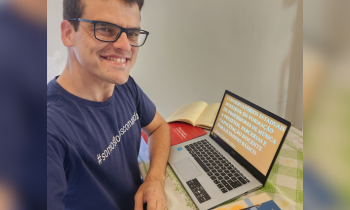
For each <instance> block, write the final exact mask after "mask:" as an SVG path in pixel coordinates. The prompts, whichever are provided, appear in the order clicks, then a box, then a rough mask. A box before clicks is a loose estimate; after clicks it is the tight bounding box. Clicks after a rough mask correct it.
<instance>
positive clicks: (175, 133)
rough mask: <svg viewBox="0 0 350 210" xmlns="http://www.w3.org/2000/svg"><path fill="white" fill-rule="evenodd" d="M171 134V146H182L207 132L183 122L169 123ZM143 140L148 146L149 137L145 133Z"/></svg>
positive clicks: (142, 133)
mask: <svg viewBox="0 0 350 210" xmlns="http://www.w3.org/2000/svg"><path fill="white" fill-rule="evenodd" d="M168 125H169V128H170V132H171V146H174V145H176V144H180V143H182V142H185V141H188V140H191V139H194V138H197V137H199V136H203V135H205V134H207V132H206V131H205V130H203V129H202V128H200V127H193V126H192V125H189V124H187V123H183V122H172V123H168ZM141 135H142V137H143V139H144V140H145V142H146V144H148V136H147V134H146V133H144V132H143V131H142V132H141Z"/></svg>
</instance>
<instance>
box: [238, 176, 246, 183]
mask: <svg viewBox="0 0 350 210" xmlns="http://www.w3.org/2000/svg"><path fill="white" fill-rule="evenodd" d="M238 180H239V181H240V182H242V183H243V184H245V183H247V182H246V181H245V180H244V179H243V178H242V177H238Z"/></svg>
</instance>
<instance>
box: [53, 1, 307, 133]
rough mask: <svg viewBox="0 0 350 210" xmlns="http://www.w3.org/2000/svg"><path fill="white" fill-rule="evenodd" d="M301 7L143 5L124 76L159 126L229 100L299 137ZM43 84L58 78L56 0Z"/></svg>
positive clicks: (62, 56)
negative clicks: (134, 53) (136, 43)
mask: <svg viewBox="0 0 350 210" xmlns="http://www.w3.org/2000/svg"><path fill="white" fill-rule="evenodd" d="M302 6H303V5H302V1H301V0H264V1H261V0H218V1H213V0H176V1H170V0H145V3H144V7H143V9H142V12H141V16H142V21H141V28H142V29H145V30H147V31H149V32H150V35H149V37H148V39H147V42H146V43H145V45H144V46H143V47H141V48H140V51H139V55H138V61H137V62H136V64H135V66H134V68H133V69H132V70H131V76H133V77H134V79H135V80H136V82H137V83H138V84H139V86H140V87H141V88H142V89H143V91H144V92H145V93H146V94H147V95H148V96H149V98H150V99H151V100H152V101H153V102H154V103H155V104H156V106H157V109H158V111H159V112H160V114H162V115H163V117H164V118H167V117H168V116H170V115H171V114H172V113H173V112H174V111H175V110H176V109H177V108H179V107H180V106H182V105H184V104H187V103H192V102H194V101H199V100H201V101H205V102H207V103H209V104H210V103H215V102H218V103H220V102H221V99H222V97H223V94H224V91H225V90H226V89H227V90H230V91H231V92H233V93H235V94H237V95H239V96H241V97H243V98H245V99H247V100H249V101H251V102H253V103H255V104H257V105H259V106H261V107H263V108H265V109H267V110H269V111H271V112H273V113H275V114H277V115H279V116H281V117H283V118H286V119H287V120H289V121H291V122H292V124H293V126H295V127H296V128H298V129H299V130H301V129H302V85H303V84H302V44H303V43H302V14H303V11H302ZM47 14H48V16H47V17H48V20H47V21H48V51H47V53H48V73H47V75H48V81H49V80H51V79H52V78H53V76H55V75H58V74H60V72H61V71H62V70H63V68H64V65H65V63H66V59H67V49H66V48H65V47H64V46H63V44H62V42H61V39H60V22H61V21H62V0H48V13H47Z"/></svg>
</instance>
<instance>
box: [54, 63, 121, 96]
mask: <svg viewBox="0 0 350 210" xmlns="http://www.w3.org/2000/svg"><path fill="white" fill-rule="evenodd" d="M73 68H74V67H73V66H71V65H69V62H68V63H67V65H66V67H65V68H64V70H63V72H62V74H61V75H60V76H59V77H58V78H57V82H58V84H60V85H61V86H62V87H63V88H64V89H65V90H66V91H68V92H69V93H71V94H73V95H75V96H77V97H79V98H83V99H86V100H89V101H97V102H102V101H106V100H108V99H109V98H110V97H111V96H112V94H113V90H114V87H115V85H114V84H111V83H107V82H105V81H102V80H101V79H99V78H97V77H96V76H94V75H92V74H91V73H89V72H87V71H86V70H82V69H79V68H74V70H73Z"/></svg>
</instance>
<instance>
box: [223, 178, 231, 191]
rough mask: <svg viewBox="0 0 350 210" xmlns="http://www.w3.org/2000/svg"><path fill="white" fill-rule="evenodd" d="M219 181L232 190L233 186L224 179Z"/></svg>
mask: <svg viewBox="0 0 350 210" xmlns="http://www.w3.org/2000/svg"><path fill="white" fill-rule="evenodd" d="M221 183H222V184H223V185H224V186H225V187H226V188H227V189H228V190H232V189H233V188H232V187H231V185H229V184H228V183H227V182H226V181H225V180H221Z"/></svg>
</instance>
